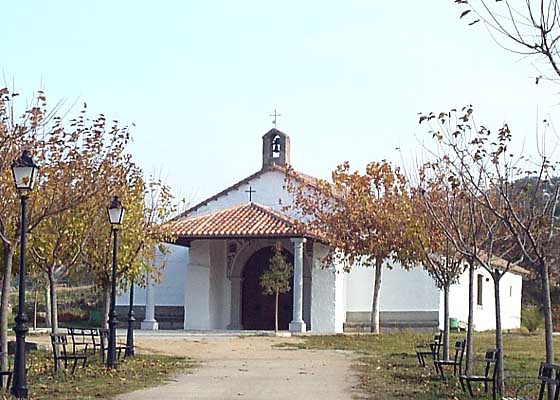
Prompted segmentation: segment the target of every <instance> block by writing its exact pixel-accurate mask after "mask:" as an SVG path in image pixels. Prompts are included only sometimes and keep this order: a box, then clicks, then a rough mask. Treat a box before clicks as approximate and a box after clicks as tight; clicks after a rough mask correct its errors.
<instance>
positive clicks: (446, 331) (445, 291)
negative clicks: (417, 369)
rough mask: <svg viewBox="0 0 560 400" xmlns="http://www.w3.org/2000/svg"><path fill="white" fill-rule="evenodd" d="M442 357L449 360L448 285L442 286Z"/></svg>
mask: <svg viewBox="0 0 560 400" xmlns="http://www.w3.org/2000/svg"><path fill="white" fill-rule="evenodd" d="M443 318H444V319H443V359H444V360H449V285H447V286H444V287H443Z"/></svg>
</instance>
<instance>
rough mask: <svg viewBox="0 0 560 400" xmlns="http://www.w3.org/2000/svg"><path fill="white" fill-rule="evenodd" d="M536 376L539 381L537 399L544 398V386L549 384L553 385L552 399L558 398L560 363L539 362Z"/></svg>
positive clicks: (559, 391) (556, 399) (559, 393)
mask: <svg viewBox="0 0 560 400" xmlns="http://www.w3.org/2000/svg"><path fill="white" fill-rule="evenodd" d="M538 378H539V380H540V381H541V388H540V390H539V400H542V399H544V393H545V388H547V387H549V386H553V387H554V400H558V397H559V395H560V365H556V364H549V363H546V362H543V363H541V366H540V367H539V375H538Z"/></svg>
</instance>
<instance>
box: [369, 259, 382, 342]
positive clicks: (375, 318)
mask: <svg viewBox="0 0 560 400" xmlns="http://www.w3.org/2000/svg"><path fill="white" fill-rule="evenodd" d="M382 268H383V259H382V258H381V257H376V258H375V283H374V285H373V302H372V304H371V325H370V326H371V330H370V331H371V333H379V289H380V288H381V269H382Z"/></svg>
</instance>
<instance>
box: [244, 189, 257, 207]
mask: <svg viewBox="0 0 560 400" xmlns="http://www.w3.org/2000/svg"><path fill="white" fill-rule="evenodd" d="M256 192H257V191H256V190H253V188H252V187H251V186H249V190H246V191H245V193H249V203H252V202H253V193H256Z"/></svg>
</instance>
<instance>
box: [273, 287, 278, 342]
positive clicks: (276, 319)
mask: <svg viewBox="0 0 560 400" xmlns="http://www.w3.org/2000/svg"><path fill="white" fill-rule="evenodd" d="M274 332H278V290H277V291H276V300H275V305H274Z"/></svg>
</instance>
